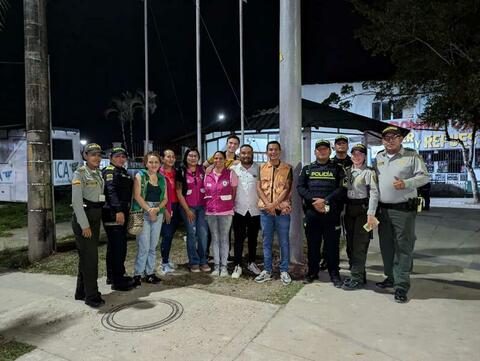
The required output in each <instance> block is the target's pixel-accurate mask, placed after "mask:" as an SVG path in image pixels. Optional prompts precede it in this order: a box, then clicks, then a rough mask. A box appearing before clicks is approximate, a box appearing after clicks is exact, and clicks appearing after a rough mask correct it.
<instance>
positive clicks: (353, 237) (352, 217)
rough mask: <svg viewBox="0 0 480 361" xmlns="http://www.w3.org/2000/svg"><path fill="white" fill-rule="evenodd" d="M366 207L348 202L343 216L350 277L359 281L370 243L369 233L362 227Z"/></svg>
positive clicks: (362, 275) (362, 273) (363, 272)
mask: <svg viewBox="0 0 480 361" xmlns="http://www.w3.org/2000/svg"><path fill="white" fill-rule="evenodd" d="M367 207H368V206H364V205H360V204H359V205H353V204H348V205H347V209H346V211H345V217H344V221H345V228H346V233H347V234H346V236H347V244H348V245H350V254H349V261H350V263H351V265H352V269H351V278H352V280H355V281H357V282H360V283H362V282H363V279H364V277H365V263H366V261H367V252H368V246H369V244H370V234H369V233H368V232H367V231H365V229H364V228H363V225H364V224H365V223H367Z"/></svg>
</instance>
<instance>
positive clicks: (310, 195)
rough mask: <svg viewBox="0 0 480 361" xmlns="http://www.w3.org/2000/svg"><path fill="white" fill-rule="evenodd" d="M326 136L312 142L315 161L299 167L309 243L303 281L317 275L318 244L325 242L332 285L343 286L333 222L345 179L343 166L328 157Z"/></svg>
mask: <svg viewBox="0 0 480 361" xmlns="http://www.w3.org/2000/svg"><path fill="white" fill-rule="evenodd" d="M330 154H331V148H330V142H329V141H327V140H323V139H321V140H318V141H317V142H316V143H315V156H316V158H317V159H316V161H315V162H313V163H311V164H309V165H306V166H304V167H303V168H302V172H301V174H300V177H299V178H298V185H297V191H298V193H299V194H300V196H301V197H302V198H303V199H304V204H305V219H306V227H305V234H306V236H307V245H308V273H307V275H306V277H305V281H304V282H305V283H312V282H313V281H314V280H315V279H318V272H319V262H320V245H321V242H322V237H323V240H324V243H325V258H326V261H327V267H328V272H329V274H330V279H331V281H332V283H333V284H334V286H335V287H342V280H341V278H340V274H339V273H338V263H339V244H338V238H337V236H336V230H335V228H336V226H337V225H338V224H339V217H340V211H341V209H340V208H339V204H340V202H341V200H342V199H343V198H344V197H345V193H346V186H347V180H346V178H345V171H344V169H343V167H342V166H341V165H339V164H337V163H335V162H333V161H332V160H331V159H330Z"/></svg>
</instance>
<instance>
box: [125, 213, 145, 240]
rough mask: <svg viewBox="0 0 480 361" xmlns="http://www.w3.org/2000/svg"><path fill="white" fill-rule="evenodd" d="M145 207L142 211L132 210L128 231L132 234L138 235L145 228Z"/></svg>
mask: <svg viewBox="0 0 480 361" xmlns="http://www.w3.org/2000/svg"><path fill="white" fill-rule="evenodd" d="M143 213H144V211H143V209H142V210H140V211H132V210H130V213H129V216H128V224H127V232H128V233H130V234H131V235H134V236H136V235H138V234H140V233H142V230H143Z"/></svg>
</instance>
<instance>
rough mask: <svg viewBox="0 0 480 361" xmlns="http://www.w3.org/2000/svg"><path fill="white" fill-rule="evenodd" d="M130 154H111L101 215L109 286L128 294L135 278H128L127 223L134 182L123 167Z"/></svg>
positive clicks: (119, 150)
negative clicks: (126, 265)
mask: <svg viewBox="0 0 480 361" xmlns="http://www.w3.org/2000/svg"><path fill="white" fill-rule="evenodd" d="M126 162H127V152H126V151H125V149H123V148H121V147H115V148H113V149H112V151H111V153H110V165H108V166H107V167H105V168H104V169H103V170H102V176H103V179H104V181H105V205H104V207H103V212H102V220H103V226H104V228H105V233H106V234H107V239H108V244H107V257H106V262H107V284H111V285H112V290H116V291H129V290H131V289H132V288H133V278H131V277H127V276H125V265H124V263H125V257H126V255H127V223H128V213H129V210H130V202H131V200H132V187H133V179H132V177H131V176H130V175H129V174H128V172H127V170H126V169H125V167H124V165H125V163H126Z"/></svg>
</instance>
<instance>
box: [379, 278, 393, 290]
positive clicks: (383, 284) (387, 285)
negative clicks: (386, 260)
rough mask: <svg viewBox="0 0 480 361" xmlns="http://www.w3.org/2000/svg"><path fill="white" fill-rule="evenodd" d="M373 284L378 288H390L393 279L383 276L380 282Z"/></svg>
mask: <svg viewBox="0 0 480 361" xmlns="http://www.w3.org/2000/svg"><path fill="white" fill-rule="evenodd" d="M375 285H376V286H377V287H378V288H392V287H393V280H392V279H391V278H388V277H387V278H385V279H384V280H383V281H382V282H377V283H375Z"/></svg>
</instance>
